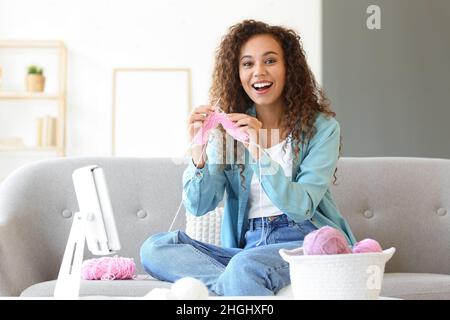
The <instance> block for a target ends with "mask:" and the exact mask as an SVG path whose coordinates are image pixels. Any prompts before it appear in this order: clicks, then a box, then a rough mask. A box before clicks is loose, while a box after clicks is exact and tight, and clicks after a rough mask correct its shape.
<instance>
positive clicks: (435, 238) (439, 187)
mask: <svg viewBox="0 0 450 320" xmlns="http://www.w3.org/2000/svg"><path fill="white" fill-rule="evenodd" d="M90 164H97V165H99V166H101V167H103V168H104V170H105V174H106V178H107V181H108V185H109V190H110V194H111V198H112V199H111V200H112V205H113V208H114V211H115V217H116V221H117V224H118V229H119V235H120V239H121V243H122V250H121V251H120V252H119V253H118V255H120V256H124V257H132V258H134V260H135V262H136V265H137V269H138V270H137V271H138V274H139V275H140V276H139V277H138V278H137V279H135V280H121V281H85V280H83V281H82V284H81V292H80V295H81V296H111V297H112V296H121V297H124V296H135V297H142V296H144V295H145V294H146V293H148V292H149V291H150V290H151V289H152V288H155V287H169V286H170V283H167V282H161V281H157V280H155V279H151V277H149V276H146V275H145V272H144V271H143V270H142V267H141V265H140V261H139V248H140V245H141V243H142V242H143V241H144V240H145V239H146V238H147V237H148V236H149V235H151V234H154V233H156V232H161V231H167V230H168V228H169V226H170V223H171V222H172V219H173V216H174V214H175V212H176V210H177V208H178V205H179V203H180V200H181V176H182V172H183V170H184V169H185V167H186V163H185V162H182V161H174V159H170V158H167V159H161V158H158V159H157V158H154V159H153V158H151V159H150V158H148V159H145V158H119V157H69V158H60V159H52V160H42V161H38V162H34V163H31V164H27V165H25V166H22V167H21V168H19V169H17V170H15V171H14V172H13V173H11V174H10V175H9V176H8V177H7V178H6V179H5V180H4V181H3V182H2V184H1V186H0V296H19V295H20V296H23V297H33V296H34V297H36V296H41V297H42V296H52V295H53V288H54V284H55V281H54V279H56V277H57V274H58V270H59V267H60V264H61V260H62V256H63V252H64V249H65V245H66V241H67V237H68V234H69V230H70V227H71V224H72V217H73V214H74V212H76V211H77V210H78V204H77V202H76V197H75V192H74V188H73V185H72V180H71V174H72V172H73V170H75V169H76V168H79V167H82V166H85V165H90ZM337 177H338V181H337V183H338V185H332V186H331V188H332V194H333V196H334V198H335V199H336V201H337V204H338V207H339V208H340V210H341V212H342V214H343V215H344V216H345V217H346V218H347V220H348V222H349V224H350V226H351V227H352V230H353V232H354V233H355V236H356V238H357V239H359V240H361V239H362V238H367V237H370V238H374V239H377V240H379V242H380V243H381V245H382V246H383V248H388V247H391V246H393V247H395V248H396V249H397V251H396V253H395V255H394V257H393V258H392V259H391V260H390V261H389V262H388V263H387V265H386V274H385V276H384V282H383V287H382V292H381V295H382V296H387V297H397V298H402V299H450V212H449V211H450V160H446V159H425V158H341V159H340V160H339V163H338V172H337ZM185 224H186V219H185V216H184V208H183V210H182V211H181V214H180V215H179V217H178V219H177V221H176V223H175V226H174V229H184V227H185ZM92 257H93V256H91V255H90V253H89V252H88V250H87V249H86V250H85V259H89V258H92ZM174 259H176V257H174Z"/></svg>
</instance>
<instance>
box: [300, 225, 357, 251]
mask: <svg viewBox="0 0 450 320" xmlns="http://www.w3.org/2000/svg"><path fill="white" fill-rule="evenodd" d="M303 253H304V254H305V255H318V254H345V253H352V251H351V250H350V247H349V246H348V244H347V240H346V239H345V237H344V235H343V234H342V233H341V232H340V231H339V230H337V229H335V228H332V227H329V226H325V227H322V228H320V229H317V230H315V231H313V232H310V233H309V234H308V235H306V237H305V239H304V241H303Z"/></svg>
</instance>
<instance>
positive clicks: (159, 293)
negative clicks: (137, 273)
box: [143, 288, 176, 300]
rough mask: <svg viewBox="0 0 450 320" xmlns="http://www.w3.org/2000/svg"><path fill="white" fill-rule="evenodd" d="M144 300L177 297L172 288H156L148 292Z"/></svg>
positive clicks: (172, 298) (173, 298)
mask: <svg viewBox="0 0 450 320" xmlns="http://www.w3.org/2000/svg"><path fill="white" fill-rule="evenodd" d="M143 299H144V300H175V299H176V297H175V296H174V294H173V293H172V291H171V290H170V289H167V288H155V289H153V290H151V291H150V292H149V293H147V294H146V295H145V296H144V297H143Z"/></svg>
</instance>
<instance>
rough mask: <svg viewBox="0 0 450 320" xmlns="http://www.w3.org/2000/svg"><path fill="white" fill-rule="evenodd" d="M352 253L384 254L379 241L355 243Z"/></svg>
mask: <svg viewBox="0 0 450 320" xmlns="http://www.w3.org/2000/svg"><path fill="white" fill-rule="evenodd" d="M352 251H353V253H365V252H382V251H383V249H382V248H381V246H380V244H379V243H378V241H376V240H373V239H364V240H361V241H359V242H357V243H355V245H354V246H353V250H352Z"/></svg>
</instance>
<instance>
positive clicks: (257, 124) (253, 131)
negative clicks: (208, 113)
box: [228, 113, 262, 159]
mask: <svg viewBox="0 0 450 320" xmlns="http://www.w3.org/2000/svg"><path fill="white" fill-rule="evenodd" d="M228 117H229V119H230V120H231V121H233V122H234V123H235V125H236V127H239V130H241V131H243V132H245V133H247V134H248V136H249V143H244V146H245V147H246V148H247V149H248V151H249V152H250V153H251V155H252V156H253V158H255V159H259V148H258V145H259V129H261V128H262V122H261V121H259V120H258V119H257V118H255V117H252V116H249V115H248V114H245V113H229V114H228Z"/></svg>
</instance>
